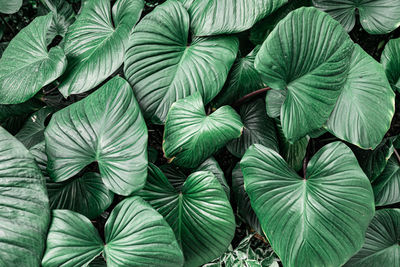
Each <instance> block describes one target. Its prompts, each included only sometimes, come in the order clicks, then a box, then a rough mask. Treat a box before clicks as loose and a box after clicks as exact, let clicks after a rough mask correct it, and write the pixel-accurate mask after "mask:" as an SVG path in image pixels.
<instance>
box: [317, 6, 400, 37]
mask: <svg viewBox="0 0 400 267" xmlns="http://www.w3.org/2000/svg"><path fill="white" fill-rule="evenodd" d="M313 3H314V6H316V7H318V8H319V9H321V10H323V11H325V12H328V13H329V15H331V16H332V17H333V18H334V19H336V20H338V21H339V22H340V23H341V24H342V25H343V27H344V28H345V30H346V31H348V32H349V31H351V30H352V29H353V27H354V25H355V21H356V14H357V15H359V17H360V22H361V25H362V27H363V28H364V29H365V30H366V31H367V32H368V33H369V34H386V33H389V32H391V31H393V30H395V29H396V28H397V27H399V25H400V2H399V1H397V0H313Z"/></svg>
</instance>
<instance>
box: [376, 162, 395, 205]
mask: <svg viewBox="0 0 400 267" xmlns="http://www.w3.org/2000/svg"><path fill="white" fill-rule="evenodd" d="M372 187H373V189H374V194H375V205H376V206H385V205H390V204H394V203H398V202H400V162H399V160H398V159H397V157H396V155H394V154H393V155H392V156H391V157H390V159H389V160H388V162H387V164H386V167H385V169H384V170H383V172H382V173H381V174H380V175H379V176H378V177H377V178H376V179H375V180H374V182H373V183H372Z"/></svg>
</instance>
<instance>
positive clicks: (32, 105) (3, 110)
mask: <svg viewBox="0 0 400 267" xmlns="http://www.w3.org/2000/svg"><path fill="white" fill-rule="evenodd" d="M43 105H44V103H43V102H41V101H39V100H37V99H36V98H31V99H29V100H28V101H26V102H24V103H21V104H14V105H1V104H0V122H4V121H6V120H7V119H9V118H11V117H26V116H28V115H29V114H31V113H32V112H34V111H37V110H39V109H40V108H41V107H43Z"/></svg>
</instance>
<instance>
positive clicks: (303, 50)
mask: <svg viewBox="0 0 400 267" xmlns="http://www.w3.org/2000/svg"><path fill="white" fill-rule="evenodd" d="M352 50H353V43H352V41H351V40H350V38H349V36H348V35H347V33H346V32H345V31H344V30H343V28H342V27H341V26H340V24H339V23H338V22H337V21H335V20H334V19H332V18H331V17H330V16H329V15H327V14H325V13H323V12H321V11H318V10H317V9H315V8H312V7H309V8H304V7H303V8H299V9H297V10H295V11H293V12H291V13H290V14H289V15H288V16H286V17H285V18H284V19H283V20H282V21H281V22H280V23H279V24H278V25H277V26H276V27H275V29H274V30H273V31H272V32H271V34H270V35H269V36H268V38H267V39H266V40H265V42H264V43H263V45H262V46H261V48H260V51H259V52H258V54H257V57H256V60H255V63H254V64H255V67H256V69H257V70H258V71H259V72H260V73H261V75H262V77H263V81H264V82H265V83H266V84H267V85H268V86H270V87H271V88H273V89H276V90H285V91H286V99H285V101H284V103H283V105H282V107H281V111H280V114H281V115H280V118H281V121H282V129H283V133H284V134H285V136H286V138H287V139H288V140H289V141H290V142H293V141H296V140H298V139H300V138H301V137H304V136H305V135H306V134H307V133H309V132H312V131H314V130H317V129H319V128H321V127H322V126H323V124H324V123H325V122H326V121H327V119H328V118H329V115H330V114H331V112H332V111H333V108H334V107H335V104H336V100H337V98H338V97H339V95H340V93H341V90H342V88H343V85H344V83H345V81H346V77H347V72H348V69H349V62H350V58H351V53H352ZM267 102H268V99H267Z"/></svg>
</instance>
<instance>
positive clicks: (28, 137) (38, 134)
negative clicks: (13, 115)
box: [15, 107, 54, 149]
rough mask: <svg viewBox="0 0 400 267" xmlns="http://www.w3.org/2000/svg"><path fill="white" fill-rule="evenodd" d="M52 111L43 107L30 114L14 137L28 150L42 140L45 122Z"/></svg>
mask: <svg viewBox="0 0 400 267" xmlns="http://www.w3.org/2000/svg"><path fill="white" fill-rule="evenodd" d="M53 111H54V110H53V109H52V108H49V107H44V108H42V109H40V110H39V111H37V112H35V113H34V114H32V115H31V116H30V117H29V118H28V120H27V121H26V122H25V124H24V126H23V127H22V129H21V130H20V131H19V132H18V133H17V134H16V135H15V137H16V138H17V139H18V140H19V141H21V143H22V144H24V145H25V147H26V148H28V149H30V148H31V147H33V146H34V145H36V144H38V143H40V142H42V141H43V140H44V130H45V128H46V126H45V125H44V124H45V121H46V119H47V117H48V116H49V115H50V114H51V113H52V112H53Z"/></svg>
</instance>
